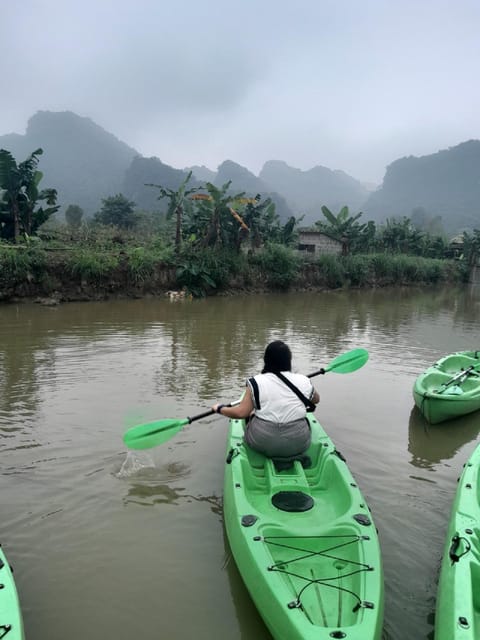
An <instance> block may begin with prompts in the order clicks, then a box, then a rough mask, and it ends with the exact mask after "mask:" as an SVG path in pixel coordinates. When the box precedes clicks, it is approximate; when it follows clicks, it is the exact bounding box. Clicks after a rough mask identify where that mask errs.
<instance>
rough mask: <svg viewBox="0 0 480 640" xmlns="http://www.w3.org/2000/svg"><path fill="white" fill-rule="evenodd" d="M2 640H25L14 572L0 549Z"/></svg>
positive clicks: (0, 618) (0, 632) (0, 631)
mask: <svg viewBox="0 0 480 640" xmlns="http://www.w3.org/2000/svg"><path fill="white" fill-rule="evenodd" d="M0 638H5V640H23V639H24V634H23V621H22V615H21V611H20V603H19V600H18V593H17V589H16V587H15V581H14V579H13V572H12V569H11V567H10V565H9V564H8V561H7V558H6V557H5V554H4V552H3V551H2V549H1V547H0Z"/></svg>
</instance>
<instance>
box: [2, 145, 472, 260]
mask: <svg viewBox="0 0 480 640" xmlns="http://www.w3.org/2000/svg"><path fill="white" fill-rule="evenodd" d="M42 153H43V151H42V149H37V150H35V151H34V152H33V153H32V154H30V156H28V158H27V159H26V160H24V161H23V162H19V163H17V161H16V159H15V158H14V157H13V155H12V154H11V153H10V152H9V151H7V150H5V149H1V150H0V239H3V240H5V241H7V242H13V243H18V242H20V241H21V240H22V239H28V238H31V237H32V236H35V235H36V234H37V233H38V232H39V230H40V228H41V227H42V225H43V227H45V226H46V223H47V222H48V221H50V223H52V225H53V222H52V221H53V220H54V214H55V213H56V212H57V211H58V210H59V208H60V206H59V205H58V204H57V191H56V189H54V188H45V189H41V188H40V182H41V181H42V178H43V174H42V172H41V171H39V170H38V163H39V159H40V156H41V155H42ZM196 184H197V183H196ZM231 186H232V185H231V181H228V182H226V183H225V184H224V185H223V186H221V187H217V186H215V185H214V184H212V183H210V182H206V183H205V184H204V185H201V186H192V172H189V173H188V175H187V176H186V178H185V179H184V180H183V182H182V183H181V184H180V186H179V188H178V189H176V190H175V189H168V188H166V187H163V186H162V185H156V184H146V185H145V187H146V188H150V189H153V190H155V192H156V195H157V200H158V201H159V203H160V201H164V202H166V205H167V208H166V213H163V212H160V211H158V212H144V211H139V210H137V208H136V205H135V203H134V202H132V201H130V200H128V198H126V197H125V196H124V195H123V194H116V195H112V196H109V197H107V198H104V199H103V200H102V203H101V208H100V209H99V211H98V212H97V213H96V214H95V215H94V216H93V219H90V220H88V221H86V220H84V215H83V211H82V209H81V208H80V207H79V206H78V205H75V204H71V205H69V206H68V207H67V209H66V211H65V221H66V224H67V227H68V228H69V229H70V230H71V231H72V232H73V235H72V236H71V238H72V240H74V239H75V232H76V231H78V230H79V229H80V228H81V227H82V226H89V225H93V226H95V225H97V226H98V225H104V226H110V227H114V228H118V229H119V230H124V231H129V232H131V233H133V234H135V233H136V232H138V233H140V232H142V231H143V232H144V233H145V232H147V233H149V234H156V235H159V236H162V237H163V238H164V240H165V242H166V243H167V244H168V243H170V244H172V246H173V247H174V252H175V254H176V255H180V254H181V253H182V252H185V251H186V250H189V249H190V250H195V249H196V248H197V249H207V248H212V249H222V250H223V249H227V250H231V251H233V252H235V253H239V252H240V251H241V249H242V248H248V249H249V250H252V251H255V250H257V249H259V248H260V247H261V246H264V245H267V244H279V245H284V246H286V247H295V246H296V243H297V238H298V231H299V229H300V228H301V223H302V219H303V217H302V216H298V217H295V216H292V217H291V218H290V219H289V220H288V221H287V222H286V223H285V224H282V223H281V222H280V220H279V217H278V215H277V214H276V212H275V204H274V203H273V202H272V200H271V199H270V198H265V199H262V198H261V196H260V195H256V196H254V197H250V196H249V195H247V194H246V193H245V192H240V193H235V192H233V191H232V189H231ZM159 208H160V206H159ZM321 213H322V215H323V219H321V220H318V221H317V222H315V225H314V227H313V229H315V230H318V231H320V232H322V233H325V234H327V235H329V236H331V237H333V238H335V239H337V240H338V241H339V242H341V246H342V254H343V255H349V254H365V253H376V252H390V253H394V254H410V255H415V256H423V257H428V258H440V259H443V258H451V257H454V255H453V252H452V248H451V246H450V243H449V241H448V239H447V238H446V237H445V236H443V235H441V234H434V233H429V232H427V231H425V230H422V229H421V228H420V227H419V226H417V225H416V224H415V221H414V220H413V219H412V218H413V217H412V218H409V217H407V216H404V217H402V218H400V219H395V218H393V219H388V220H387V221H386V222H385V223H384V224H379V225H377V224H376V223H375V222H373V221H372V220H369V221H367V222H363V221H361V218H362V216H363V213H362V212H359V213H355V214H352V213H351V212H350V211H349V209H348V207H343V208H342V209H341V210H340V211H339V212H338V213H334V212H332V211H330V210H329V209H328V208H327V207H326V206H323V207H321ZM57 224H59V223H58V222H57ZM462 239H463V250H462V252H461V255H462V256H463V257H464V258H465V259H466V260H467V261H468V262H469V263H470V264H473V263H474V262H475V260H476V259H477V258H478V255H479V250H480V230H479V229H475V230H474V231H473V233H466V232H464V233H463V238H462Z"/></svg>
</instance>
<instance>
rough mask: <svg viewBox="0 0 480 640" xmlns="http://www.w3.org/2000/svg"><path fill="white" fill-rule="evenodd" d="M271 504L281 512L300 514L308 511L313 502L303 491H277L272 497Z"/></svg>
mask: <svg viewBox="0 0 480 640" xmlns="http://www.w3.org/2000/svg"><path fill="white" fill-rule="evenodd" d="M272 504H273V506H274V507H277V509H280V510H281V511H290V512H301V511H309V510H310V509H311V508H312V507H313V505H314V500H313V498H312V496H309V495H307V494H306V493H303V491H279V492H278V493H275V494H274V495H273V496H272Z"/></svg>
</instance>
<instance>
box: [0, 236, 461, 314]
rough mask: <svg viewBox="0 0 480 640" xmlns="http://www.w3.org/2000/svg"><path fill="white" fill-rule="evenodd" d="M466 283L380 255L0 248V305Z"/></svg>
mask: <svg viewBox="0 0 480 640" xmlns="http://www.w3.org/2000/svg"><path fill="white" fill-rule="evenodd" d="M467 279H468V271H467V269H466V267H465V265H464V263H463V262H460V261H454V260H438V259H429V258H421V257H416V256H409V255H404V254H397V255H389V254H385V253H372V254H355V255H350V256H345V257H342V256H332V255H322V256H319V257H318V258H316V259H306V258H304V257H303V256H301V255H299V254H298V252H296V251H294V250H293V249H289V248H287V247H285V246H283V245H278V244H270V245H266V246H265V247H264V248H262V249H260V250H259V251H257V252H255V253H250V254H246V253H240V254H235V253H233V252H231V251H225V250H223V251H215V250H212V249H202V250H199V249H197V250H184V251H183V252H181V253H180V254H179V255H175V254H174V252H173V251H172V248H166V247H164V246H162V245H161V244H159V245H155V244H152V245H150V246H138V247H135V246H122V245H119V246H114V245H113V244H110V245H104V246H93V247H92V246H89V247H82V246H73V247H71V248H68V249H67V248H64V247H55V246H49V245H48V244H43V243H38V244H34V245H28V246H12V245H6V244H2V245H0V301H4V302H8V301H16V300H21V299H36V298H39V299H45V298H46V299H51V300H56V301H72V300H98V299H106V298H110V297H142V296H146V295H163V294H165V293H166V292H168V291H171V290H175V291H180V290H183V291H186V292H187V293H188V294H191V295H193V296H203V295H215V294H216V293H220V292H231V291H235V290H237V291H238V290H244V291H269V290H288V289H309V288H312V289H338V288H348V287H379V286H380V287H381V286H392V285H393V286H395V285H398V286H405V285H407V286H408V285H424V284H437V283H441V282H444V283H445V282H452V283H461V282H466V281H467Z"/></svg>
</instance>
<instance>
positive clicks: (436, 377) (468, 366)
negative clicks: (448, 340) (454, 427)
mask: <svg viewBox="0 0 480 640" xmlns="http://www.w3.org/2000/svg"><path fill="white" fill-rule="evenodd" d="M413 398H414V400H415V404H416V405H417V407H418V408H419V409H420V411H421V413H422V414H423V416H424V417H425V419H426V420H427V421H428V422H430V424H437V423H439V422H445V420H451V419H453V418H458V417H459V416H464V415H466V414H468V413H472V412H473V411H478V410H479V409H480V351H459V352H457V353H452V354H450V355H448V356H445V357H444V358H441V359H440V360H438V361H437V362H436V363H435V364H434V365H432V366H431V367H429V368H428V369H427V370H426V371H425V372H424V373H422V374H420V375H419V376H418V378H417V379H416V380H415V383H414V386H413Z"/></svg>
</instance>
